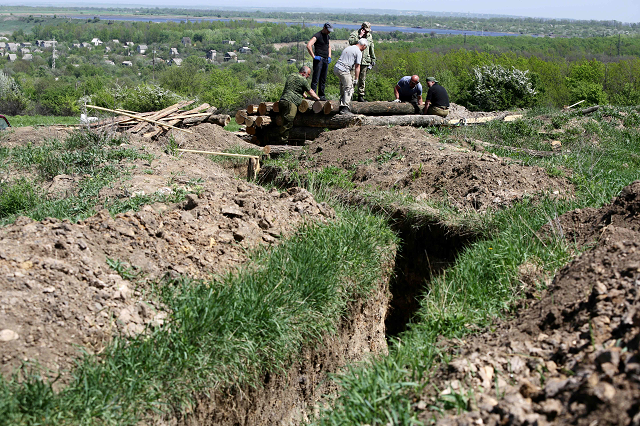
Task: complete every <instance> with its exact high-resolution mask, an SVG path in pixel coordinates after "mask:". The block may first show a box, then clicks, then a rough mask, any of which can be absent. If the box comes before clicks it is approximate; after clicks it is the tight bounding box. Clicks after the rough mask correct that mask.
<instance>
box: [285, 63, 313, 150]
mask: <svg viewBox="0 0 640 426" xmlns="http://www.w3.org/2000/svg"><path fill="white" fill-rule="evenodd" d="M310 74H311V69H310V68H309V67H307V66H303V67H301V68H300V70H299V71H298V73H296V74H291V75H290V76H289V77H287V81H286V82H285V83H284V90H283V91H282V96H280V101H278V104H279V105H278V106H279V107H280V114H282V126H279V127H278V128H277V132H278V135H277V136H278V137H277V139H278V142H280V143H282V144H286V143H287V142H288V141H289V131H290V130H291V128H292V127H293V120H294V119H295V118H296V113H297V112H298V106H300V103H301V102H302V99H303V96H304V93H305V92H307V93H309V95H310V96H311V97H312V98H313V99H315V100H320V99H319V98H318V96H317V95H316V92H314V91H313V89H312V88H311V86H309V82H308V81H307V78H309V75H310Z"/></svg>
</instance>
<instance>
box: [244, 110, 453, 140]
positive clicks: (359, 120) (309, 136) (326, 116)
mask: <svg viewBox="0 0 640 426" xmlns="http://www.w3.org/2000/svg"><path fill="white" fill-rule="evenodd" d="M339 107H340V105H339V103H338V102H337V101H313V100H311V99H303V101H302V102H301V103H300V105H299V106H298V114H297V115H296V119H295V121H294V123H293V128H292V129H291V131H290V132H289V142H290V143H292V144H297V143H300V142H303V141H305V140H313V139H315V138H316V137H318V136H319V135H320V134H322V132H324V131H325V130H327V129H329V130H333V129H342V128H345V127H352V126H363V125H365V124H374V125H375V124H378V123H377V122H378V121H380V123H379V124H380V125H387V124H389V123H388V121H389V119H393V118H394V117H395V116H399V115H402V116H407V115H409V114H411V116H412V117H414V118H413V119H408V117H407V119H406V120H404V121H402V123H403V124H402V125H414V126H422V125H424V126H433V125H438V124H443V123H444V120H437V119H434V118H428V119H421V118H419V117H423V116H420V115H414V114H415V112H414V108H413V106H412V105H411V104H407V103H396V102H384V101H382V102H353V103H352V104H351V111H352V112H353V114H352V115H339V114H338V110H339ZM235 119H236V123H238V124H243V125H245V127H246V132H247V133H248V134H249V135H252V136H253V137H252V139H251V141H252V142H253V143H255V144H257V145H266V144H268V143H271V141H270V139H272V138H270V135H273V134H275V133H277V131H276V130H277V127H278V126H282V116H281V115H280V114H279V108H278V103H277V102H263V103H261V104H259V105H249V106H247V108H246V109H241V110H238V112H237V113H236V117H235Z"/></svg>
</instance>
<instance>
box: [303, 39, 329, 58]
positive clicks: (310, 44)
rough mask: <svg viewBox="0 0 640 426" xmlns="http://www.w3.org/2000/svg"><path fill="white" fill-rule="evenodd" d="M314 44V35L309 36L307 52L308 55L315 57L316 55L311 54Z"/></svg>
mask: <svg viewBox="0 0 640 426" xmlns="http://www.w3.org/2000/svg"><path fill="white" fill-rule="evenodd" d="M314 44H316V38H315V37H311V40H309V43H307V52H309V55H311V57H312V58H315V57H316V55H314V54H313V45H314ZM329 52H331V50H329Z"/></svg>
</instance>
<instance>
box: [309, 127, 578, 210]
mask: <svg viewBox="0 0 640 426" xmlns="http://www.w3.org/2000/svg"><path fill="white" fill-rule="evenodd" d="M476 149H478V150H477V151H475V150H473V148H463V147H459V146H455V145H453V144H445V143H440V142H439V140H438V138H437V137H435V136H431V135H429V134H428V133H426V132H425V131H424V130H421V129H417V128H412V127H400V126H396V127H391V128H387V127H378V126H365V127H361V128H348V129H341V130H336V131H332V132H327V133H324V134H323V135H321V136H320V137H319V138H317V139H316V140H315V141H313V142H312V143H311V144H310V145H309V146H308V147H307V158H306V161H305V162H304V165H303V169H306V168H308V169H309V170H320V169H322V168H325V167H328V166H333V167H338V168H342V169H344V170H355V173H354V175H353V179H352V180H353V182H354V183H355V185H356V188H357V190H365V191H372V190H382V191H399V192H402V193H407V194H410V195H413V196H414V197H415V198H416V199H417V200H418V201H420V200H430V201H434V202H446V203H448V204H449V205H451V206H453V207H455V208H457V209H459V210H460V211H464V210H473V211H480V212H483V211H486V210H487V209H490V208H499V207H504V206H506V205H509V204H511V203H513V202H515V201H518V200H521V199H523V198H525V197H533V196H537V194H540V193H543V192H544V193H547V194H551V195H555V196H560V197H570V196H571V193H572V190H573V189H572V187H571V185H570V183H569V182H568V181H567V180H566V179H564V178H557V177H551V176H549V174H548V173H547V172H546V171H545V170H544V169H543V168H541V167H531V166H523V165H522V164H520V163H518V162H516V161H514V160H511V159H508V158H499V157H497V156H496V155H495V154H489V153H487V152H485V151H484V150H483V149H482V148H481V147H478V148H476Z"/></svg>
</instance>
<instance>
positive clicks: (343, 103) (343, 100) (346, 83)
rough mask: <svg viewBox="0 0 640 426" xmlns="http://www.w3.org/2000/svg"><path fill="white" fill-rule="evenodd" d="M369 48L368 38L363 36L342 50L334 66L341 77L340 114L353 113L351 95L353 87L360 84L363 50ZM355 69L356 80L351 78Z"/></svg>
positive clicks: (335, 72) (334, 69)
mask: <svg viewBox="0 0 640 426" xmlns="http://www.w3.org/2000/svg"><path fill="white" fill-rule="evenodd" d="M366 48H367V39H366V38H361V39H360V40H358V43H357V44H354V45H353V46H349V47H347V48H346V49H344V50H343V51H342V54H341V55H340V59H338V62H336V66H335V67H333V73H334V74H335V75H336V76H338V78H339V79H340V110H339V114H351V108H350V107H349V106H350V105H351V97H352V96H353V88H354V87H355V86H357V85H358V77H359V76H360V63H361V62H362V51H363V50H365V49H366ZM352 68H353V69H354V75H355V80H354V79H352V78H351V69H352Z"/></svg>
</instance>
